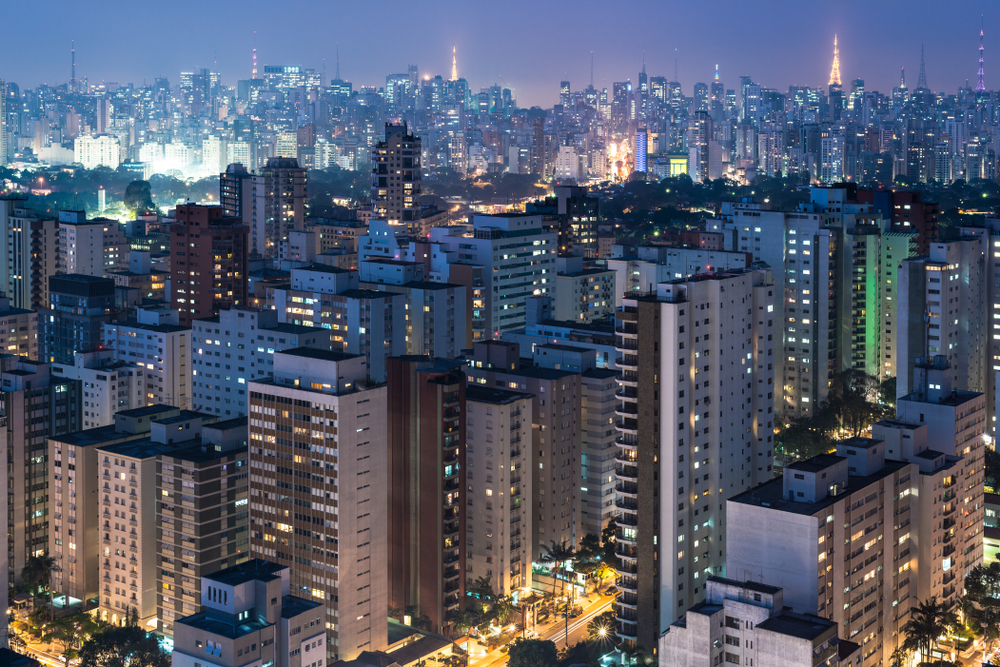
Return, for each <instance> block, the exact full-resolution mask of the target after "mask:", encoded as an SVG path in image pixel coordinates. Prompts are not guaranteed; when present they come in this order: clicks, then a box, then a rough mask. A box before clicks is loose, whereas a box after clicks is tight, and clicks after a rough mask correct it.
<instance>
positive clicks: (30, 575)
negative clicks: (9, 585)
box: [21, 551, 59, 619]
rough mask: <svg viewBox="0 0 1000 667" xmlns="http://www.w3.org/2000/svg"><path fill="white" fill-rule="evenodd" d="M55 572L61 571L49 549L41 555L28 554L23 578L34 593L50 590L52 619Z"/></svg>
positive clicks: (52, 617) (22, 571) (51, 615)
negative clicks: (52, 584) (52, 583)
mask: <svg viewBox="0 0 1000 667" xmlns="http://www.w3.org/2000/svg"><path fill="white" fill-rule="evenodd" d="M54 572H59V566H58V565H56V559H55V558H53V557H52V556H50V555H49V552H48V551H46V552H45V553H44V554H42V555H40V556H28V560H27V561H25V563H24V569H23V570H21V578H22V579H23V580H24V581H25V583H27V584H28V587H29V588H30V589H31V592H32V594H37V593H38V592H41V591H43V590H47V591H48V592H49V618H50V619H54V618H55V605H54V604H53V600H52V588H51V586H50V583H51V582H52V574H53V573H54Z"/></svg>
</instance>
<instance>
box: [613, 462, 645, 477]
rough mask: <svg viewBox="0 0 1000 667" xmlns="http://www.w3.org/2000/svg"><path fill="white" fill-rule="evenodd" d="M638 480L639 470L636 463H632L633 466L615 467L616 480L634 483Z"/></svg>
mask: <svg viewBox="0 0 1000 667" xmlns="http://www.w3.org/2000/svg"><path fill="white" fill-rule="evenodd" d="M638 478H639V469H638V468H637V467H636V465H635V462H632V463H631V465H617V466H615V479H617V480H619V481H630V482H634V481H635V480H636V479H638Z"/></svg>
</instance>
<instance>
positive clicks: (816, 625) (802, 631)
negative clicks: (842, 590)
mask: <svg viewBox="0 0 1000 667" xmlns="http://www.w3.org/2000/svg"><path fill="white" fill-rule="evenodd" d="M836 625H837V624H836V623H834V622H833V621H828V620H826V619H825V618H820V617H819V616H813V617H809V616H805V615H799V614H789V613H782V614H780V615H778V616H772V617H771V618H769V619H767V620H766V621H764V622H762V623H758V624H757V629H758V630H767V631H769V632H777V633H779V634H782V635H788V636H790V637H798V638H799V639H816V638H817V637H819V636H820V635H822V634H823V633H825V632H827V631H829V630H830V629H831V628H836Z"/></svg>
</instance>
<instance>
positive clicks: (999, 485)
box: [986, 447, 1000, 490]
mask: <svg viewBox="0 0 1000 667" xmlns="http://www.w3.org/2000/svg"><path fill="white" fill-rule="evenodd" d="M986 486H988V487H990V488H992V489H994V490H996V489H1000V454H997V450H996V449H994V448H993V447H987V448H986Z"/></svg>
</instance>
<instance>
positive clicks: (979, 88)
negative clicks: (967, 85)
mask: <svg viewBox="0 0 1000 667" xmlns="http://www.w3.org/2000/svg"><path fill="white" fill-rule="evenodd" d="M976 92H977V93H985V92H986V82H985V81H983V27H982V25H980V27H979V81H978V83H976Z"/></svg>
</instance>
